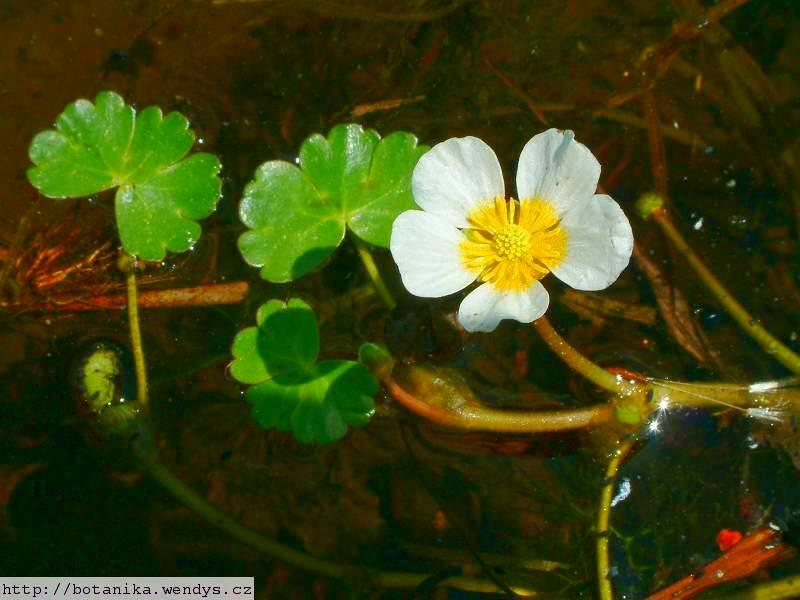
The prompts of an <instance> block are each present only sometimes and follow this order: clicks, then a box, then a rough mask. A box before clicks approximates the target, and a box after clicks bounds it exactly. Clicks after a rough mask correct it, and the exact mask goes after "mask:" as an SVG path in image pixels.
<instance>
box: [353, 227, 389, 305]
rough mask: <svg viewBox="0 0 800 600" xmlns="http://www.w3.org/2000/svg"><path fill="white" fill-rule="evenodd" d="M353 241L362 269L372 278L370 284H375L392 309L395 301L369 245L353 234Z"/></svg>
mask: <svg viewBox="0 0 800 600" xmlns="http://www.w3.org/2000/svg"><path fill="white" fill-rule="evenodd" d="M352 238H353V243H354V244H355V246H356V250H358V256H359V257H360V258H361V262H362V264H363V265H364V269H366V271H367V275H369V278H370V279H371V280H372V285H374V286H375V289H376V290H377V291H378V294H379V295H380V297H381V299H382V300H383V303H384V304H386V306H387V308H388V309H389V310H394V308H395V307H396V306H397V302H396V301H395V299H394V296H392V293H391V292H390V291H389V288H388V286H387V285H386V282H385V281H384V280H383V277H381V273H380V271H379V270H378V265H376V264H375V258H374V257H373V256H372V252H371V251H370V249H369V246H368V245H367V243H366V242H364V241H363V240H362V239H360V238H359V237H358V236H357V235H353V236H352Z"/></svg>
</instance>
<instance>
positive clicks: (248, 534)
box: [132, 442, 535, 596]
mask: <svg viewBox="0 0 800 600" xmlns="http://www.w3.org/2000/svg"><path fill="white" fill-rule="evenodd" d="M132 448H133V453H134V456H135V457H136V459H137V460H138V461H139V463H140V464H141V466H142V467H143V468H144V470H145V471H147V473H148V474H149V475H150V476H151V477H152V478H153V479H155V480H156V481H157V482H158V483H159V484H160V485H161V486H162V487H163V488H164V489H165V490H166V491H167V492H169V493H170V494H171V495H172V496H174V497H175V498H176V499H177V500H178V501H180V502H181V503H183V504H184V505H185V506H187V507H188V508H190V509H191V510H193V511H194V512H195V513H196V514H197V515H198V516H200V517H201V518H203V519H204V520H205V521H206V522H207V523H208V524H209V525H212V526H214V527H216V528H217V529H219V530H221V531H223V532H225V533H226V534H228V535H230V536H231V537H232V538H234V539H235V540H237V541H239V542H242V543H244V544H246V545H248V546H250V547H251V548H255V549H256V550H258V551H259V552H263V553H264V554H266V555H269V556H271V557H273V558H276V559H278V560H281V561H283V562H285V563H287V564H289V565H292V566H295V567H299V568H301V569H306V570H308V571H311V572H314V573H319V574H320V575H325V576H326V577H337V578H344V579H352V580H353V581H356V582H358V584H359V586H360V587H364V586H367V585H373V586H375V587H383V588H397V589H402V588H414V587H416V586H418V585H419V584H421V583H422V582H424V581H425V580H426V579H427V578H428V577H429V576H430V574H429V573H404V572H400V571H378V570H373V569H370V568H367V567H361V566H358V565H350V564H345V563H338V562H334V561H330V560H325V559H323V558H317V557H315V556H311V555H310V554H307V553H305V552H301V551H299V550H295V549H294V548H291V547H289V546H287V545H285V544H282V543H280V542H278V541H276V540H274V539H272V538H269V537H266V536H263V535H261V534H259V533H257V532H255V531H253V530H252V529H248V528H247V527H245V526H244V525H242V524H241V523H239V522H238V521H236V520H235V519H233V518H231V517H230V516H228V515H226V514H225V513H224V512H222V511H220V510H219V509H217V508H215V507H214V506H212V505H211V504H209V503H208V502H207V501H206V500H205V499H204V498H203V497H202V496H200V495H199V494H198V493H197V492H195V491H194V490H193V489H192V488H190V487H189V486H188V485H186V484H185V483H184V482H183V481H181V480H180V479H179V478H178V477H177V476H176V475H175V474H174V473H173V472H172V471H171V470H170V469H169V468H168V467H167V466H165V465H164V464H163V463H161V462H159V461H158V460H157V459H156V458H154V457H153V455H152V453H151V451H149V450H148V449H147V448H145V447H143V446H142V445H140V444H138V443H136V442H134V444H133V447H132ZM442 585H444V586H449V587H453V588H459V589H462V590H467V591H474V592H487V593H497V592H499V591H500V590H499V589H498V587H497V586H496V585H495V584H494V583H492V582H491V581H488V580H485V579H478V578H474V577H461V576H456V577H449V578H447V579H445V580H444V581H442ZM511 589H512V590H514V592H516V593H518V594H520V595H522V596H533V595H535V592H534V591H533V590H531V589H530V588H528V587H525V586H523V585H520V586H516V585H512V586H511Z"/></svg>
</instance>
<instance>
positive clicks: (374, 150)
mask: <svg viewBox="0 0 800 600" xmlns="http://www.w3.org/2000/svg"><path fill="white" fill-rule="evenodd" d="M427 149H428V148H427V146H420V145H418V144H417V138H416V137H414V136H413V135H411V134H410V133H406V132H402V131H398V132H395V133H392V134H390V135H388V136H386V137H385V138H383V139H381V137H380V135H379V134H378V133H377V132H376V131H373V130H371V129H367V130H365V129H363V128H362V127H361V126H360V125H356V124H350V125H338V126H336V127H334V128H333V129H331V131H330V132H329V133H328V136H327V137H325V136H322V135H320V134H314V135H312V136H309V137H308V138H307V139H306V140H305V141H304V142H303V144H302V146H301V147H300V153H299V157H298V160H297V163H298V165H299V166H296V165H293V164H292V163H289V162H286V161H280V160H275V161H268V162H265V163H264V164H262V165H261V166H260V167H258V169H257V170H256V173H255V178H254V179H253V181H252V182H250V183H249V184H248V185H247V187H246V188H245V190H244V195H243V197H242V202H241V204H240V206H239V214H240V217H241V219H242V222H243V223H244V224H245V225H246V226H247V227H248V228H249V229H250V231H247V232H245V233H243V234H242V235H241V236H240V237H239V249H240V250H241V253H242V256H243V257H244V259H245V261H247V263H248V264H250V265H252V266H254V267H260V268H261V277H263V278H264V279H267V280H269V281H275V282H285V281H293V280H295V279H297V278H298V277H301V276H303V275H305V274H306V273H309V272H310V271H313V270H314V269H316V268H317V267H318V266H319V265H320V264H321V263H322V262H323V261H324V260H325V259H326V258H327V257H328V256H330V255H331V253H332V252H333V251H334V250H335V249H336V248H337V247H338V246H339V244H341V243H342V240H344V236H345V232H346V231H350V232H352V234H353V235H354V236H356V238H357V239H358V240H360V241H362V242H366V243H367V244H370V245H372V246H376V247H379V248H387V247H388V246H389V235H390V231H391V227H392V222H393V221H394V219H395V217H396V216H397V215H398V214H400V213H401V212H402V211H404V210H407V209H409V208H413V207H414V200H413V198H412V196H411V189H410V175H411V170H412V169H413V168H414V165H416V163H417V160H419V157H420V156H422V154H423V153H424V152H425V151H426V150H427Z"/></svg>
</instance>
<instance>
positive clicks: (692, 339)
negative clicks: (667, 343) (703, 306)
mask: <svg viewBox="0 0 800 600" xmlns="http://www.w3.org/2000/svg"><path fill="white" fill-rule="evenodd" d="M633 257H634V258H635V259H636V263H637V265H638V267H639V270H641V272H642V273H643V274H644V276H645V277H646V278H647V280H648V281H649V282H650V287H651V288H652V289H653V294H654V295H655V298H656V304H657V305H658V308H659V311H660V312H661V316H662V318H663V319H664V323H666V326H667V329H668V330H669V332H670V333H671V334H672V337H673V338H674V339H675V341H676V342H677V343H678V344H679V345H680V346H681V348H683V349H684V350H685V351H686V352H688V353H689V354H690V355H691V356H693V357H694V358H695V359H697V361H698V362H700V364H702V365H705V366H707V367H711V368H715V369H721V368H722V363H721V362H720V360H719V353H718V352H717V351H716V350H715V349H714V348H712V347H711V343H710V342H709V340H708V338H707V336H706V334H705V332H704V331H703V329H702V328H701V327H699V326H698V324H697V322H696V321H695V319H694V317H693V316H692V311H691V308H690V306H689V303H688V302H687V300H686V297H685V296H684V295H683V292H682V291H681V290H680V289H678V288H677V287H675V286H674V285H672V284H671V283H670V282H669V281H667V279H666V278H665V277H664V274H663V273H662V271H661V269H660V268H659V267H658V265H656V263H655V261H654V260H652V259H651V258H650V257H649V256H648V255H647V253H646V252H644V251H642V249H641V247H640V246H639V244H634V246H633Z"/></svg>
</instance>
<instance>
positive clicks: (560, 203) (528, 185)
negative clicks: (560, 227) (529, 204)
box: [517, 129, 600, 215]
mask: <svg viewBox="0 0 800 600" xmlns="http://www.w3.org/2000/svg"><path fill="white" fill-rule="evenodd" d="M599 179H600V163H599V162H597V159H596V158H595V157H594V154H592V153H591V151H590V150H589V149H588V148H587V147H586V146H584V145H583V144H580V143H578V142H576V141H575V134H574V133H572V132H571V131H559V130H557V129H548V130H547V131H545V132H543V133H540V134H538V135H535V136H533V137H532V138H531V139H530V141H528V143H527V144H525V147H524V148H523V149H522V154H520V157H519V164H518V165H517V193H518V194H519V198H520V199H522V198H534V197H539V198H543V199H544V200H548V201H550V202H551V203H552V204H553V205H554V206H555V209H556V212H557V213H558V214H559V215H561V214H563V213H564V212H566V211H567V210H568V209H569V208H570V206H572V205H573V204H574V203H575V202H581V201H586V200H588V199H589V198H591V197H592V194H594V193H595V191H596V190H597V182H598V180H599Z"/></svg>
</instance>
